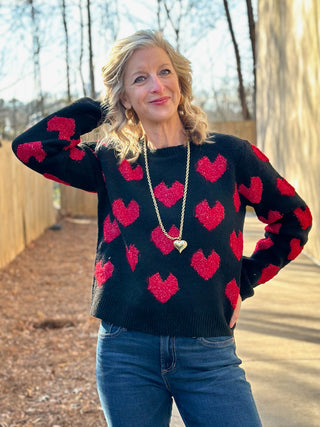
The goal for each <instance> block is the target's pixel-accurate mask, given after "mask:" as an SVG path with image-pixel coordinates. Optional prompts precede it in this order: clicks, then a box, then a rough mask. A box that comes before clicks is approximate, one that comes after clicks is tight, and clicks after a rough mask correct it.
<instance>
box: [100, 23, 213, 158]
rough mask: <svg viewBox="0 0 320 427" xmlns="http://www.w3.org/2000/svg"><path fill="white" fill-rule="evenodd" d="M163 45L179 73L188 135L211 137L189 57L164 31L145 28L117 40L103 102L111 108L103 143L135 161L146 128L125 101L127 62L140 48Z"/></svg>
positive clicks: (180, 110) (106, 73)
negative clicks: (198, 102)
mask: <svg viewBox="0 0 320 427" xmlns="http://www.w3.org/2000/svg"><path fill="white" fill-rule="evenodd" d="M150 47H160V48H161V49H163V50H164V51H165V52H166V53H167V55H168V56H169V58H170V60H171V62H172V65H173V67H174V69H175V71H176V73H177V76H178V81H179V85H180V91H181V95H182V97H181V104H180V105H179V107H178V113H179V116H180V120H181V122H182V125H183V127H184V129H185V131H186V133H187V136H188V138H189V139H190V140H191V141H193V142H194V143H195V144H201V143H202V142H204V140H205V139H206V137H207V134H208V124H207V117H206V114H205V113H204V112H203V111H202V110H201V109H200V108H199V107H197V106H195V105H193V104H192V99H193V95H192V76H191V74H192V72H191V64H190V61H189V60H188V59H186V58H185V57H184V56H183V55H181V54H180V53H179V52H177V51H176V50H175V49H174V48H173V47H172V46H171V45H170V44H169V43H168V42H167V41H166V40H165V39H164V38H163V36H162V34H161V33H160V32H157V31H151V30H145V31H137V32H136V33H134V34H133V35H131V36H129V37H126V38H124V39H121V40H119V41H117V42H115V43H114V45H113V47H112V49H111V51H110V55H109V58H108V62H107V63H106V64H105V65H104V66H103V67H102V78H103V83H104V85H105V88H106V92H105V96H104V98H103V105H104V106H105V107H106V109H107V111H108V112H107V115H106V117H105V120H104V124H105V128H106V129H105V130H106V133H107V134H106V137H105V138H104V139H103V140H102V143H108V145H109V144H112V146H113V147H114V148H115V150H116V151H117V152H118V155H119V158H120V160H123V159H124V158H127V159H128V160H132V161H133V160H135V159H137V157H138V156H139V154H140V152H141V144H140V143H139V141H140V139H141V138H142V137H143V128H142V125H141V123H140V121H139V118H138V116H137V114H136V113H135V112H134V111H132V110H130V114H128V112H127V114H126V109H125V107H124V106H123V104H122V102H121V97H122V96H123V95H124V74H125V70H126V64H127V62H128V60H129V58H130V57H131V55H132V54H133V52H134V51H135V50H137V49H145V48H150Z"/></svg>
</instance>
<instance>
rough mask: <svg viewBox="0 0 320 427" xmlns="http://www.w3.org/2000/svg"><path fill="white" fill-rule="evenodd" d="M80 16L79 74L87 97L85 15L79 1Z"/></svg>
mask: <svg viewBox="0 0 320 427" xmlns="http://www.w3.org/2000/svg"><path fill="white" fill-rule="evenodd" d="M79 15H80V55H79V73H80V80H81V85H82V91H83V96H87V89H86V85H85V82H84V77H83V70H82V61H83V38H84V24H83V13H82V0H79Z"/></svg>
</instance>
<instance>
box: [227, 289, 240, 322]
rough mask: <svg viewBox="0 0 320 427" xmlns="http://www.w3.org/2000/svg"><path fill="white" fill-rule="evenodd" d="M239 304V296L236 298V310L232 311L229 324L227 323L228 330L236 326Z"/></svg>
mask: <svg viewBox="0 0 320 427" xmlns="http://www.w3.org/2000/svg"><path fill="white" fill-rule="evenodd" d="M241 302H242V298H241V296H240V295H239V296H238V301H237V305H236V308H235V309H234V311H233V314H232V316H231V320H230V323H229V326H230V328H233V327H234V325H235V324H236V322H237V320H238V317H239V313H240V308H241Z"/></svg>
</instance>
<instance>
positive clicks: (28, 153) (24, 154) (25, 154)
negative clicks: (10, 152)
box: [17, 141, 47, 163]
mask: <svg viewBox="0 0 320 427" xmlns="http://www.w3.org/2000/svg"><path fill="white" fill-rule="evenodd" d="M46 155H47V153H46V152H45V151H44V150H43V148H42V143H41V141H35V142H25V143H24V144H22V145H19V146H18V148H17V156H18V158H19V159H20V160H21V161H22V162H23V163H28V162H29V160H30V158H31V157H34V158H35V159H36V160H37V162H39V163H41V162H42V161H43V160H44V159H45V157H46Z"/></svg>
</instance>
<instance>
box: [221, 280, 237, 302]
mask: <svg viewBox="0 0 320 427" xmlns="http://www.w3.org/2000/svg"><path fill="white" fill-rule="evenodd" d="M239 292H240V289H239V286H238V285H237V282H236V281H235V279H232V280H231V281H230V282H229V283H227V285H226V288H225V291H224V294H225V296H226V297H227V298H228V300H229V301H230V304H231V306H232V308H233V309H235V308H236V305H237V302H238V297H239Z"/></svg>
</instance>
